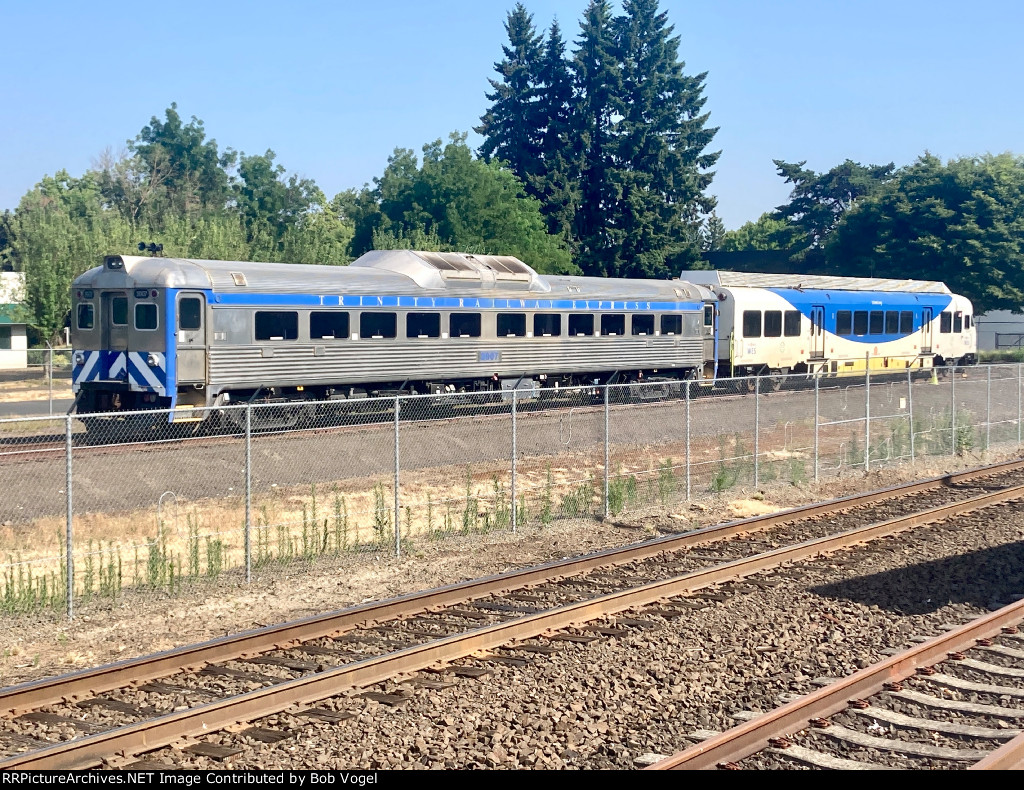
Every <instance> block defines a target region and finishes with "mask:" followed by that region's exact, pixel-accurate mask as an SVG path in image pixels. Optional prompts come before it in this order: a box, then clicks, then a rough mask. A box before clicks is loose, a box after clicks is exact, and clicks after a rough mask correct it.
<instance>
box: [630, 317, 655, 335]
mask: <svg viewBox="0 0 1024 790" xmlns="http://www.w3.org/2000/svg"><path fill="white" fill-rule="evenodd" d="M631 323H632V328H631V330H630V331H631V332H632V333H633V334H634V335H653V334H654V316H653V315H635V316H633V320H632V322H631Z"/></svg>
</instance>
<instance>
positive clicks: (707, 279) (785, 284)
mask: <svg viewBox="0 0 1024 790" xmlns="http://www.w3.org/2000/svg"><path fill="white" fill-rule="evenodd" d="M680 279H683V280H686V281H688V282H691V283H698V284H702V285H718V286H721V287H723V288H795V289H797V290H801V289H805V290H822V291H885V292H893V293H895V292H905V293H941V294H949V293H952V291H950V290H949V288H947V287H946V284H945V283H941V282H934V281H930V280H895V279H891V278H886V277H839V276H831V275H823V274H768V273H764V272H729V271H721V270H710V271H699V270H695V271H684V272H683V273H682V274H681V275H680Z"/></svg>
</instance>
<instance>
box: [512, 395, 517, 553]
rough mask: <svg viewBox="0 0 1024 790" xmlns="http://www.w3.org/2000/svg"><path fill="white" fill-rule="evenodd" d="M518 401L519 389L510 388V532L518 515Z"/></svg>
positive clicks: (514, 527)
mask: <svg viewBox="0 0 1024 790" xmlns="http://www.w3.org/2000/svg"><path fill="white" fill-rule="evenodd" d="M518 403H519V391H518V390H517V389H515V388H513V389H512V533H513V534H515V531H516V523H517V522H516V517H517V515H518V510H517V508H518V504H517V502H516V482H517V481H516V465H517V463H516V456H517V448H516V412H517V411H518V409H517V406H518Z"/></svg>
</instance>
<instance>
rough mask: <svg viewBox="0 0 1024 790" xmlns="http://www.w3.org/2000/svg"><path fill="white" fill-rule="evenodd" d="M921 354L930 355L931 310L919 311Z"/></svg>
mask: <svg viewBox="0 0 1024 790" xmlns="http://www.w3.org/2000/svg"><path fill="white" fill-rule="evenodd" d="M921 353H922V354H930V353H932V308H930V307H925V308H923V309H922V311H921Z"/></svg>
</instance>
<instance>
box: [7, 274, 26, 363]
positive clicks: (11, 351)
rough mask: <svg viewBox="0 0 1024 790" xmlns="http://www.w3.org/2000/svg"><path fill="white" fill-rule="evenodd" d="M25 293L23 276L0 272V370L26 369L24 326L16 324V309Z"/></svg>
mask: <svg viewBox="0 0 1024 790" xmlns="http://www.w3.org/2000/svg"><path fill="white" fill-rule="evenodd" d="M24 293H25V275H24V274H23V273H21V272H0V370H21V369H24V368H27V367H28V338H27V337H26V335H25V324H22V323H18V307H20V306H21V303H22V300H23V299H24Z"/></svg>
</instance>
